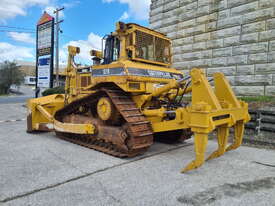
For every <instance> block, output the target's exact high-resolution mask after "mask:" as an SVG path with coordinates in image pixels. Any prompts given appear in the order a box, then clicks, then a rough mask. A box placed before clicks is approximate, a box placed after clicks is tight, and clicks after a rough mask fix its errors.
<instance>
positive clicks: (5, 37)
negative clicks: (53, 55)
mask: <svg viewBox="0 0 275 206" xmlns="http://www.w3.org/2000/svg"><path fill="white" fill-rule="evenodd" d="M61 6H64V7H65V10H64V12H62V13H61V17H62V19H64V23H62V24H61V29H62V31H63V33H62V34H60V59H61V63H65V62H66V56H67V54H66V47H67V45H74V46H80V48H81V55H80V57H79V60H80V61H81V60H83V61H84V62H86V61H85V59H89V58H90V56H89V51H90V50H91V49H92V48H94V49H100V47H101V37H102V36H104V35H105V34H108V33H110V32H111V31H113V30H114V29H115V22H117V21H119V20H121V21H124V22H135V23H138V24H141V25H144V26H148V14H149V6H150V0H81V1H80V0H72V1H70V0H0V61H4V60H10V61H12V60H26V61H34V60H35V36H36V35H35V29H36V23H37V21H38V20H39V18H40V16H41V15H42V13H43V11H47V12H48V13H49V14H51V15H54V14H53V11H54V9H55V8H56V7H61Z"/></svg>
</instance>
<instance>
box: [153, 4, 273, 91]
mask: <svg viewBox="0 0 275 206" xmlns="http://www.w3.org/2000/svg"><path fill="white" fill-rule="evenodd" d="M150 27H151V28H152V29H154V30H157V31H160V32H162V33H165V34H167V36H168V37H170V38H171V39H172V40H173V41H172V42H173V66H174V67H176V68H177V69H180V70H183V71H184V72H188V71H189V70H190V69H191V68H192V67H200V68H204V69H205V72H206V73H207V75H211V74H213V73H214V72H217V71H221V72H223V73H224V74H225V75H226V76H227V78H228V79H229V81H230V82H231V84H232V85H233V88H234V89H235V91H236V93H237V94H238V95H275V0H152V3H151V10H150Z"/></svg>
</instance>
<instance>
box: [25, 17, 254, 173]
mask: <svg viewBox="0 0 275 206" xmlns="http://www.w3.org/2000/svg"><path fill="white" fill-rule="evenodd" d="M103 39H104V41H102V42H104V43H105V46H104V49H103V50H102V51H96V50H92V51H91V56H93V61H94V62H93V65H92V66H88V67H81V66H77V65H76V64H75V61H74V57H75V56H76V55H77V54H78V53H80V48H77V47H72V46H69V47H68V53H69V55H68V64H67V68H66V82H65V94H55V95H49V96H45V97H39V98H35V99H30V100H29V101H28V111H29V113H28V117H27V131H28V132H38V131H55V133H56V135H57V136H58V137H60V138H62V139H64V140H67V141H70V142H73V143H76V144H79V145H82V146H85V147H88V148H92V149H95V150H98V151H101V152H104V153H107V154H110V155H113V156H117V157H133V156H136V155H139V154H143V153H144V152H146V150H147V149H148V148H149V147H150V146H151V145H152V144H153V140H154V137H161V138H164V139H167V140H186V139H189V138H191V137H193V138H194V146H195V153H196V158H195V160H194V161H192V162H190V163H189V164H188V165H187V166H186V167H185V168H184V169H183V170H182V172H186V171H189V170H192V169H195V168H198V167H200V166H201V165H202V164H203V163H204V162H205V151H206V147H207V142H208V135H209V133H211V132H213V131H214V130H215V131H216V133H217V142H218V149H217V150H216V151H214V152H213V153H212V154H211V155H210V156H209V157H208V158H207V160H209V159H213V158H216V157H219V156H221V155H223V154H224V153H225V152H226V151H229V150H232V149H236V148H238V147H239V146H240V145H241V143H242V138H243V133H244V124H245V123H246V122H248V121H249V119H250V116H249V114H248V105H247V103H245V102H243V101H240V100H238V99H237V98H236V96H235V95H234V92H233V91H232V88H231V87H230V85H229V83H228V81H227V80H226V78H225V77H224V75H223V74H222V73H215V74H214V75H213V78H212V79H211V81H213V85H211V84H210V80H208V78H207V77H206V75H205V74H204V72H203V70H201V69H198V68H193V69H192V70H190V74H188V75H184V74H183V73H182V72H181V71H179V70H176V69H174V68H171V62H172V55H171V53H172V52H171V41H170V39H169V38H167V37H166V36H165V35H164V34H162V33H159V32H156V31H153V30H151V29H149V28H146V27H143V26H140V25H137V24H134V23H129V24H125V23H123V22H118V23H117V24H116V30H115V32H112V33H111V34H109V35H106V36H105V37H104V38H103ZM231 127H234V133H235V136H234V138H233V143H232V144H231V145H230V146H227V144H228V136H229V129H230V128H231Z"/></svg>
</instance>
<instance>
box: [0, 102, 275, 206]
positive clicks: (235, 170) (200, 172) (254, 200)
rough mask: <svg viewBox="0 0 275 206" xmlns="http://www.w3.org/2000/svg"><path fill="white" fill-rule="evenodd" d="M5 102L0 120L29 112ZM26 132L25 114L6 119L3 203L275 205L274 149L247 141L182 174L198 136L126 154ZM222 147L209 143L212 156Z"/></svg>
mask: <svg viewBox="0 0 275 206" xmlns="http://www.w3.org/2000/svg"><path fill="white" fill-rule="evenodd" d="M0 108H1V111H0V112H1V119H9V118H13V116H11V114H10V113H12V112H13V113H17V115H18V118H21V117H24V116H25V114H26V108H25V107H23V106H22V104H2V105H0ZM25 130H26V122H25V121H24V120H23V121H19V122H12V123H5V122H4V123H0V166H1V167H0V205H1V206H2V205H3V206H6V205H12V206H13V205H24V206H25V205H35V206H36V205H51V206H52V205H68V206H70V205H72V206H75V205H100V206H101V205H102V206H105V205H124V206H128V205H129V206H135V205H137V206H140V205H146V206H147V205H148V206H149V205H150V206H151V205H158V206H162V205H226V206H227V205H275V193H274V191H275V168H274V167H272V166H268V165H275V151H274V150H267V149H258V148H252V147H246V146H242V147H240V148H239V149H237V150H235V151H230V152H227V153H226V154H225V155H223V156H222V157H220V158H217V159H214V160H211V161H208V162H206V163H205V164H204V165H203V166H202V167H201V168H199V169H197V170H193V171H190V172H188V173H185V174H181V173H180V170H181V169H182V168H183V167H184V166H185V165H186V164H187V163H188V162H190V161H191V160H192V159H194V155H195V154H194V151H193V141H192V140H189V141H187V143H178V144H163V143H155V144H154V145H153V146H152V147H151V148H150V149H149V150H148V151H147V153H145V154H144V155H141V156H138V157H135V158H125V159H121V158H116V157H112V156H110V155H106V154H104V153H101V152H97V151H94V150H91V149H88V148H85V147H82V146H79V145H75V144H72V143H69V142H66V141H63V140H61V139H58V138H56V137H55V134H54V133H40V134H39V133H36V134H28V133H26V132H25ZM216 147H217V144H216V142H215V141H209V144H208V149H207V155H209V154H210V153H211V152H212V151H214V150H215V148H216ZM259 163H263V164H267V165H263V164H259Z"/></svg>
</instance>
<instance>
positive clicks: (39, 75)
mask: <svg viewBox="0 0 275 206" xmlns="http://www.w3.org/2000/svg"><path fill="white" fill-rule="evenodd" d="M36 31H37V32H36V79H37V81H36V90H40V89H46V88H52V87H53V50H54V18H53V17H52V16H50V15H49V14H48V13H47V12H44V14H43V15H42V17H41V18H40V19H39V21H38V23H37V27H36ZM36 93H37V94H36V97H37V96H38V93H39V92H36Z"/></svg>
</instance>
